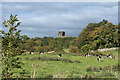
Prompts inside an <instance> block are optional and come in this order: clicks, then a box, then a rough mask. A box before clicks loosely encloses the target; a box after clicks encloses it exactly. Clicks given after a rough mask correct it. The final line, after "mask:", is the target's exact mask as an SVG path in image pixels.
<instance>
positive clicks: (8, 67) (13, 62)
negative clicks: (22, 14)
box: [0, 14, 25, 78]
mask: <svg viewBox="0 0 120 80" xmlns="http://www.w3.org/2000/svg"><path fill="white" fill-rule="evenodd" d="M20 23H21V22H19V20H18V19H17V15H15V16H13V15H12V14H11V15H10V19H9V20H6V21H4V22H3V24H4V26H5V27H7V28H9V30H8V32H4V31H0V34H1V35H2V78H17V77H25V76H24V74H25V70H24V69H23V68H22V67H21V65H22V64H23V63H22V62H21V61H20V57H18V55H21V52H22V50H21V49H20V47H19V44H20V43H21V36H20V32H21V31H20V30H17V27H18V26H19V25H20ZM15 69H18V70H21V71H20V72H19V75H15V73H14V70H15Z"/></svg>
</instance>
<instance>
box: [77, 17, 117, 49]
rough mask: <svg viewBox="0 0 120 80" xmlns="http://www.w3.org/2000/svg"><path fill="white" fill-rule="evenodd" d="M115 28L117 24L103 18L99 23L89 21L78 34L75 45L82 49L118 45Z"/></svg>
mask: <svg viewBox="0 0 120 80" xmlns="http://www.w3.org/2000/svg"><path fill="white" fill-rule="evenodd" d="M117 29H118V25H113V24H112V23H109V22H108V21H107V20H104V19H103V21H101V22H99V23H90V24H88V25H87V27H86V28H84V29H83V31H82V32H81V33H80V34H79V35H78V37H77V40H76V43H77V46H78V47H79V48H80V49H82V50H83V51H88V50H89V49H90V50H97V49H99V48H111V47H118V46H119V45H118V31H117ZM89 46H90V47H89ZM88 48H89V49H88Z"/></svg>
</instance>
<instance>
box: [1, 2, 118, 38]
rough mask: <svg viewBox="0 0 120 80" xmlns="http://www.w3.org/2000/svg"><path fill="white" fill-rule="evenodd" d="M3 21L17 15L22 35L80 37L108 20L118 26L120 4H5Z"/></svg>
mask: <svg viewBox="0 0 120 80" xmlns="http://www.w3.org/2000/svg"><path fill="white" fill-rule="evenodd" d="M3 13H4V15H3V16H4V17H3V19H7V18H8V17H9V14H10V13H13V14H18V18H19V19H20V21H21V22H22V24H21V28H20V29H22V34H28V35H29V36H30V37H35V36H38V37H43V36H54V37H56V36H57V31H59V30H64V31H66V33H67V35H70V36H77V35H78V34H79V33H80V32H81V31H82V29H83V28H85V26H86V25H87V24H88V23H96V22H99V21H101V20H102V19H108V20H109V21H110V22H112V23H115V24H117V17H118V16H117V14H118V13H117V3H109V2H108V3H107V2H106V3H105V2H104V3H102V2H101V3H94V2H93V3H92V2H91V3H88V2H87V3H84V2H78V3H76V2H71V3H69V2H58V3H56V2H39V3H34V2H32V3H22V2H21V3H4V4H3Z"/></svg>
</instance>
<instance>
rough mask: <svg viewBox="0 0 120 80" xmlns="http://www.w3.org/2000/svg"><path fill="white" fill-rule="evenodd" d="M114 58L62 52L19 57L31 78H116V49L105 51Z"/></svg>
mask: <svg viewBox="0 0 120 80" xmlns="http://www.w3.org/2000/svg"><path fill="white" fill-rule="evenodd" d="M102 53H103V54H112V55H114V56H115V58H112V59H110V58H106V57H103V58H102V61H101V62H99V61H97V60H96V59H97V57H96V56H90V57H85V56H79V55H73V54H65V53H63V54H62V55H63V56H62V57H58V54H43V55H41V54H36V53H35V54H23V55H21V56H20V57H21V58H22V61H23V62H24V64H25V65H23V67H24V69H25V70H26V71H27V72H28V73H30V77H32V78H84V77H87V78H89V77H93V78H94V77H95V78H116V77H117V76H118V75H117V73H118V71H117V70H118V69H117V65H118V58H117V56H118V51H117V50H114V51H106V52H102Z"/></svg>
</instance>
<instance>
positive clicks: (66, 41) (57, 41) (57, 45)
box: [20, 35, 76, 52]
mask: <svg viewBox="0 0 120 80" xmlns="http://www.w3.org/2000/svg"><path fill="white" fill-rule="evenodd" d="M22 39H23V40H22V41H23V42H22V44H21V45H20V47H21V48H22V49H23V50H27V51H35V52H49V51H56V52H59V51H63V49H67V48H69V46H70V45H72V44H74V42H73V41H75V39H76V38H75V37H66V38H53V37H44V38H39V37H35V38H29V37H28V36H26V35H24V36H23V38H22Z"/></svg>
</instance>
